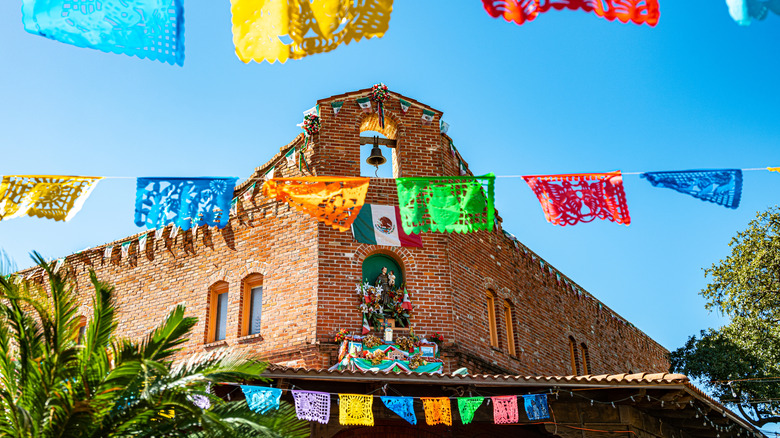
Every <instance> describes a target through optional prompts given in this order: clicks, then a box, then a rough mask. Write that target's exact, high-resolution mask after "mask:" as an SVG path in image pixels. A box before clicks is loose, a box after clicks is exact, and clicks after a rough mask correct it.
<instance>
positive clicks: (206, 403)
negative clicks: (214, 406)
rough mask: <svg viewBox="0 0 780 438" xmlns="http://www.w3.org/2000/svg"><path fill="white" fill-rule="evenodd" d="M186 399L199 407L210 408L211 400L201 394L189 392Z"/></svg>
mask: <svg viewBox="0 0 780 438" xmlns="http://www.w3.org/2000/svg"><path fill="white" fill-rule="evenodd" d="M187 400H189V401H190V402H192V404H193V405H195V406H197V407H199V408H201V409H204V410H205V409H209V408H211V400H209V398H208V397H206V396H205V395H201V394H190V395H188V396H187Z"/></svg>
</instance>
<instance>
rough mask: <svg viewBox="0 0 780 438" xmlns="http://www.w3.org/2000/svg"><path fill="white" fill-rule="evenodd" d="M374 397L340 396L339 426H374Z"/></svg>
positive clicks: (358, 395) (360, 395) (359, 395)
mask: <svg viewBox="0 0 780 438" xmlns="http://www.w3.org/2000/svg"><path fill="white" fill-rule="evenodd" d="M373 405H374V397H373V396H370V395H362V394H339V424H342V425H344V426H373V425H374V411H373V410H372V409H373Z"/></svg>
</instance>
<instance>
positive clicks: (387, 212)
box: [352, 204, 422, 247]
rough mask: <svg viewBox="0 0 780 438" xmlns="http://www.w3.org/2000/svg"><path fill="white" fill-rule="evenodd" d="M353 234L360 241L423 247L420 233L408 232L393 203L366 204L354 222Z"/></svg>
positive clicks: (373, 243)
mask: <svg viewBox="0 0 780 438" xmlns="http://www.w3.org/2000/svg"><path fill="white" fill-rule="evenodd" d="M352 235H353V236H354V237H355V240H357V241H358V242H360V243H368V244H369V245H387V246H414V247H422V237H420V235H419V234H411V235H409V234H406V233H405V232H404V228H403V227H402V226H401V213H400V210H399V209H398V207H396V206H393V205H376V204H365V205H363V208H361V209H360V213H358V216H357V218H355V222H353V223H352Z"/></svg>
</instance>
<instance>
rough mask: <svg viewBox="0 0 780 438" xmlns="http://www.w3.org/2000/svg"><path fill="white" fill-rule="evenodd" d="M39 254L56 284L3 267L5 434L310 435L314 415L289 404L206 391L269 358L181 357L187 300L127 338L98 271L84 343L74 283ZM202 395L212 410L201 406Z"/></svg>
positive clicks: (1, 432) (0, 383) (252, 371)
mask: <svg viewBox="0 0 780 438" xmlns="http://www.w3.org/2000/svg"><path fill="white" fill-rule="evenodd" d="M33 259H34V260H35V261H36V262H37V263H38V265H39V266H40V267H41V268H43V270H44V271H45V273H46V274H47V275H48V288H47V289H48V291H46V290H45V289H44V288H43V287H42V286H40V285H36V284H34V283H31V282H28V281H24V280H22V279H21V278H19V277H17V276H8V277H2V276H0V298H2V303H0V436H9V437H19V438H22V437H25V438H27V437H36V438H37V437H168V436H170V437H174V436H176V437H181V436H184V437H222V436H225V437H240V436H250V435H251V436H269V437H288V436H291V437H297V436H307V435H308V432H309V428H308V423H306V422H303V421H300V420H298V419H297V418H296V417H295V414H294V410H293V409H292V407H290V406H289V405H288V404H282V406H280V407H279V409H278V410H277V411H272V412H273V413H271V414H265V415H261V414H258V413H255V412H253V411H251V410H250V409H249V407H248V406H247V404H246V402H244V401H243V400H239V401H233V402H228V401H224V400H222V399H221V398H219V397H216V396H214V395H212V394H210V393H209V392H208V391H207V388H208V387H209V386H210V385H211V384H216V383H219V382H226V381H230V382H235V381H242V380H244V381H245V380H257V379H258V376H259V375H260V374H261V373H262V372H263V370H264V367H265V365H264V364H263V363H262V362H260V361H257V360H254V359H251V358H246V357H242V356H241V355H239V354H238V353H232V352H221V353H213V354H207V355H204V354H199V355H195V356H193V357H191V358H190V359H188V360H186V361H182V362H180V363H177V364H174V363H173V360H172V359H173V355H174V353H176V352H177V351H179V350H180V349H181V345H182V344H183V343H184V342H186V341H187V335H188V334H189V333H190V331H191V330H192V327H193V326H194V325H195V323H196V318H192V317H185V316H184V310H185V309H184V307H183V306H177V307H176V308H175V309H173V310H172V311H171V313H170V314H169V315H168V317H167V318H165V320H164V321H163V322H162V323H161V324H160V325H159V326H158V327H157V328H156V329H155V330H153V331H152V332H151V333H149V335H148V336H147V337H146V338H145V339H143V340H142V341H141V342H134V341H132V340H128V339H119V338H117V337H116V336H115V332H116V328H117V321H116V308H115V306H114V300H113V296H114V289H113V287H111V286H110V285H108V284H106V283H104V282H101V281H99V280H98V279H97V277H96V275H95V273H94V272H90V278H91V281H92V285H93V287H94V290H95V295H94V297H93V301H92V309H93V317H92V318H91V320H90V321H89V323H88V324H87V325H86V332H85V333H84V334H83V339H82V341H81V344H79V343H78V342H77V341H78V336H79V326H80V318H79V316H78V304H77V301H76V291H75V289H74V286H73V284H72V283H71V282H69V281H67V280H66V279H65V278H64V277H63V276H62V275H60V274H58V273H55V272H53V271H52V268H51V266H50V265H49V264H47V263H46V262H45V261H44V260H43V259H42V258H41V256H40V255H38V254H37V253H34V254H33ZM204 400H208V401H209V402H210V405H211V406H210V407H209V408H207V409H203V408H201V407H199V405H202V403H201V402H202V401H204ZM171 413H172V415H171Z"/></svg>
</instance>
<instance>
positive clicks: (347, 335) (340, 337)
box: [333, 329, 352, 343]
mask: <svg viewBox="0 0 780 438" xmlns="http://www.w3.org/2000/svg"><path fill="white" fill-rule="evenodd" d="M351 335H352V332H350V331H349V330H346V329H341V330H339V331H338V333H336V337H335V338H333V340H334V341H335V342H339V343H341V342H342V341H345V340H347V339H351V337H352V336H351Z"/></svg>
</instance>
